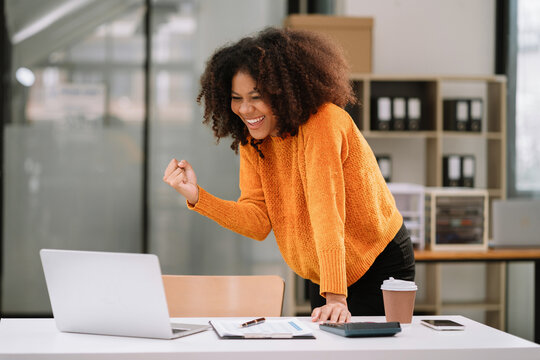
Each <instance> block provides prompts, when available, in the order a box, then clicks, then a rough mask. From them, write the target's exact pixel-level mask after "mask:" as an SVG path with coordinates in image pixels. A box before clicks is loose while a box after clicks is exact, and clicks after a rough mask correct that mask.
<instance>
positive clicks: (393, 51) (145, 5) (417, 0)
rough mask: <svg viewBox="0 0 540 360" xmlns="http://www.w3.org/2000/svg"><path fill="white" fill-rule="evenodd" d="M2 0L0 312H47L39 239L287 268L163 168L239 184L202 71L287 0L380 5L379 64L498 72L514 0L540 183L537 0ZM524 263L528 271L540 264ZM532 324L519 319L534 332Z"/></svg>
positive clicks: (182, 269)
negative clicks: (198, 206)
mask: <svg viewBox="0 0 540 360" xmlns="http://www.w3.org/2000/svg"><path fill="white" fill-rule="evenodd" d="M0 5H1V6H0V8H1V10H0V11H1V13H0V25H1V28H0V32H1V40H2V45H1V46H2V51H1V55H0V57H1V61H2V63H1V64H2V69H1V71H2V74H3V75H4V78H3V82H2V88H1V89H0V90H1V92H2V95H1V100H2V101H1V102H0V104H1V105H0V106H1V109H0V110H1V116H2V121H3V126H2V132H3V136H2V146H1V149H2V150H1V151H2V154H1V155H2V173H1V174H2V177H1V181H2V199H1V200H2V201H1V205H2V208H1V211H2V229H1V250H0V251H1V254H0V255H1V256H0V265H1V283H0V286H1V288H0V311H1V314H2V316H4V317H5V316H23V317H24V316H32V317H35V316H50V315H51V311H50V304H49V300H48V294H47V290H46V287H45V282H44V278H43V273H42V269H41V263H40V261H39V254H38V252H39V249H41V248H62V249H83V250H106V251H122V252H150V253H154V254H157V255H158V256H159V259H160V262H161V267H162V271H163V273H166V274H223V275H225V274H265V273H272V274H278V275H281V276H282V277H284V278H287V277H288V270H287V267H286V265H285V264H284V262H283V260H282V259H281V255H280V254H279V251H278V249H277V247H276V245H275V241H274V240H273V235H272V234H271V235H270V236H269V238H268V239H266V240H265V241H263V242H255V241H252V240H249V239H246V238H243V237H242V236H240V235H237V234H235V233H232V232H230V231H228V230H226V229H223V228H221V227H219V226H218V225H216V224H215V223H214V222H212V221H210V220H208V219H206V218H205V217H203V216H200V215H198V214H196V213H194V212H190V211H189V210H187V208H186V206H185V201H184V200H182V197H180V196H178V194H176V193H175V192H174V190H173V189H172V188H170V187H169V186H167V185H166V184H164V183H163V182H162V176H163V171H164V169H165V167H166V165H167V164H168V162H169V161H170V159H171V158H172V157H176V158H178V159H182V158H183V159H187V160H189V161H190V162H191V163H192V165H193V166H194V168H195V170H196V172H197V176H198V179H199V183H200V184H201V185H202V186H203V187H205V188H206V189H207V190H209V191H210V192H212V193H213V194H215V195H217V196H219V197H222V198H225V199H230V200H234V199H236V198H237V197H238V196H239V189H238V170H239V159H238V157H237V156H236V155H235V154H234V152H233V151H231V150H230V148H229V145H230V141H228V140H223V141H221V143H219V144H216V141H215V139H214V137H213V132H212V130H211V129H210V128H209V127H207V126H203V125H202V124H201V121H202V110H203V109H202V107H200V106H199V105H198V104H197V103H196V101H195V99H196V96H197V94H198V90H199V77H200V75H201V73H202V71H203V68H204V65H205V61H206V60H207V59H208V57H209V56H210V55H211V54H212V53H213V51H214V50H215V49H216V48H217V47H220V46H222V45H224V44H226V43H228V42H232V41H235V40H238V39H239V38H241V37H243V36H246V35H249V34H253V33H254V32H256V31H258V30H261V29H263V28H264V27H267V26H282V24H283V21H284V19H285V17H286V16H287V15H288V14H291V13H322V14H335V15H343V16H373V17H374V19H375V26H374V29H375V32H374V38H373V39H374V49H373V64H374V65H373V67H374V73H383V74H387V73H390V74H391V73H394V74H396V73H413V74H493V73H496V72H497V73H505V71H506V70H505V67H504V66H502V67H499V68H497V65H496V57H498V58H499V59H501V58H505V59H506V54H507V52H505V51H504V50H498V47H497V41H499V40H500V38H501V36H505V34H499V33H498V31H497V25H498V24H500V19H498V16H499V15H498V14H499V13H498V9H500V8H501V7H506V8H513V9H515V10H516V11H515V13H514V14H513V19H514V20H515V21H516V23H518V24H519V26H517V28H518V30H519V35H518V36H517V37H516V39H519V42H517V40H515V41H514V42H512V41H510V44H511V45H512V46H514V47H515V49H517V50H515V51H516V52H515V53H514V54H517V60H516V61H517V62H518V68H517V69H518V70H517V72H515V73H514V76H515V78H514V81H516V77H517V87H516V88H517V90H516V89H514V90H516V91H514V92H512V91H511V90H512V89H510V90H509V92H510V95H511V96H514V97H515V96H516V93H517V95H518V97H517V101H516V100H515V101H514V103H515V104H517V106H518V108H517V110H516V113H517V116H516V118H515V119H514V118H509V119H508V120H509V132H508V133H509V139H508V144H509V148H510V157H509V159H508V162H509V168H511V171H512V172H511V173H510V174H509V179H510V180H509V182H508V183H509V187H510V188H509V189H508V192H509V194H514V195H516V196H518V195H523V194H525V195H526V196H534V194H536V193H538V191H539V190H540V147H539V146H540V145H539V144H540V143H539V142H538V141H537V140H536V138H537V136H538V134H539V131H538V126H539V125H538V124H540V122H539V121H538V120H539V119H538V116H539V115H538V114H540V109H539V105H538V104H540V100H539V96H540V94H539V92H538V91H539V88H538V85H537V84H538V83H539V82H538V81H539V80H540V68H539V66H538V64H539V63H540V61H539V60H540V55H539V54H540V50H539V48H540V17H539V16H538V14H539V13H540V7H539V3H538V1H535V0H520V1H517V0H475V1H474V2H469V1H465V0H441V1H437V2H432V1H430V0H380V1H377V2H374V1H367V0H365V1H364V0H357V1H354V0H334V1H333V0H326V1H324V0H320V1H311V0H310V1H308V0H301V1H287V0H226V1H223V0H109V1H106V0H41V1H36V0H0ZM518 10H519V11H518ZM535 14H536V15H535ZM458 22H460V25H459V26H456V25H457V23H458ZM441 54H445V55H441ZM514 84H515V83H514ZM516 139H519V140H516ZM516 266H517V267H519V266H521V265H516ZM524 266H525V270H524V271H525V272H524V273H519V275H518V277H519V278H520V279H522V278H523V277H525V278H527V279H528V278H530V276H532V275H531V274H532V271H531V269H530V265H524ZM527 266H528V268H527ZM527 281H528V280H527ZM519 301H521V300H519ZM523 302H525V306H528V308H531V307H532V300H530V297H526V298H525V300H523V301H521V302H518V304H517V305H516V306H517V307H521V306H523ZM284 313H285V314H286V313H287V309H286V308H285V309H284ZM518 316H522V315H518ZM524 317H526V315H525V316H524ZM520 321H521V320H520ZM531 327H532V325H530V323H528V324H526V325H525V330H519V329H518V330H516V331H517V332H519V331H522V332H521V334H523V333H524V334H525V336H529V335H530V331H531V330H530V329H531ZM528 334H529V335H528Z"/></svg>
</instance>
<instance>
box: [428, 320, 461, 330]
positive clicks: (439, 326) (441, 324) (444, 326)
mask: <svg viewBox="0 0 540 360" xmlns="http://www.w3.org/2000/svg"><path fill="white" fill-rule="evenodd" d="M420 323H421V324H422V325H426V326H427V327H430V328H432V329H435V330H463V329H465V325H463V324H460V323H457V322H455V321H452V320H448V319H441V320H421V321H420Z"/></svg>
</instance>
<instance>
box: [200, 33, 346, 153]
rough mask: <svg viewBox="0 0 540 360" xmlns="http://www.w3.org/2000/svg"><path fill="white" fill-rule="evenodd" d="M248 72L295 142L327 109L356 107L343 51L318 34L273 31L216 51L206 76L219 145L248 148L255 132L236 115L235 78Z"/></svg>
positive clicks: (204, 88) (205, 95)
mask: <svg viewBox="0 0 540 360" xmlns="http://www.w3.org/2000/svg"><path fill="white" fill-rule="evenodd" d="M239 71H242V72H246V73H248V74H250V75H251V77H253V79H255V81H256V83H257V90H258V91H259V92H260V93H261V96H262V97H263V98H264V99H265V101H266V102H267V103H268V104H269V105H270V107H271V108H272V111H273V113H274V115H275V116H276V117H277V122H278V125H277V126H278V134H279V136H281V137H285V136H286V135H291V136H294V135H296V134H297V133H298V127H299V126H300V125H302V124H304V123H305V122H306V121H307V120H308V119H309V117H310V116H311V115H312V114H315V113H316V112H317V109H318V108H319V107H320V106H321V105H323V104H324V103H327V102H331V103H334V104H336V105H338V106H341V107H344V106H345V105H347V104H348V103H355V102H356V98H355V96H354V93H353V90H352V87H351V84H350V81H349V65H348V63H347V61H346V60H345V57H344V54H343V51H342V49H341V48H339V47H338V46H336V45H335V44H334V42H332V41H331V40H330V39H329V38H327V37H325V36H323V35H321V34H318V33H314V32H309V31H304V30H293V29H278V28H267V29H265V30H262V31H261V32H259V33H258V34H256V35H255V36H252V37H245V38H243V39H241V40H239V41H238V42H236V43H234V44H232V45H227V46H224V47H222V48H219V49H218V50H216V52H215V53H214V54H213V55H212V56H211V57H210V59H209V60H208V62H207V64H206V69H205V71H204V73H203V74H202V76H201V91H200V93H199V95H198V97H197V102H198V103H199V104H200V103H201V102H202V101H203V100H204V120H203V123H205V124H211V126H212V130H213V131H214V135H215V137H216V138H217V141H218V142H219V140H220V139H221V138H222V137H226V136H231V137H232V138H233V142H232V144H231V149H233V150H234V151H235V152H238V146H239V144H242V145H245V144H247V143H248V138H249V132H248V130H247V128H246V126H245V125H244V123H243V122H242V121H241V119H240V118H239V117H238V116H237V115H236V114H234V113H233V112H232V110H231V86H232V78H233V77H234V75H235V74H236V73H237V72H239Z"/></svg>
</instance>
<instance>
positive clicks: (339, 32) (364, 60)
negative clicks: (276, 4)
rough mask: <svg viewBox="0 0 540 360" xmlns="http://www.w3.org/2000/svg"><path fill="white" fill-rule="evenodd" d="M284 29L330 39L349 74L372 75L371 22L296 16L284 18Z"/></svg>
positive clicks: (337, 17) (359, 19) (341, 17)
mask: <svg viewBox="0 0 540 360" xmlns="http://www.w3.org/2000/svg"><path fill="white" fill-rule="evenodd" d="M284 25H285V26H286V27H290V28H294V29H304V30H311V31H318V32H321V33H324V34H326V35H328V36H330V37H332V38H334V39H335V40H336V41H337V42H338V43H339V44H340V45H341V47H343V49H344V50H345V54H346V56H347V60H348V61H349V64H350V66H351V72H352V73H371V72H372V59H371V56H372V55H371V53H372V47H373V46H372V29H373V18H360V17H344V16H330V15H298V14H297V15H290V16H288V17H287V18H286V19H285V22H284Z"/></svg>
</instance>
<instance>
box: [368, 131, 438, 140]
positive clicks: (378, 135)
mask: <svg viewBox="0 0 540 360" xmlns="http://www.w3.org/2000/svg"><path fill="white" fill-rule="evenodd" d="M362 134H363V135H364V137H365V138H366V139H367V138H371V139H396V138H397V139H411V138H419V139H428V138H433V139H434V138H436V137H437V133H436V132H435V131H380V130H368V131H364V132H362Z"/></svg>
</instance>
